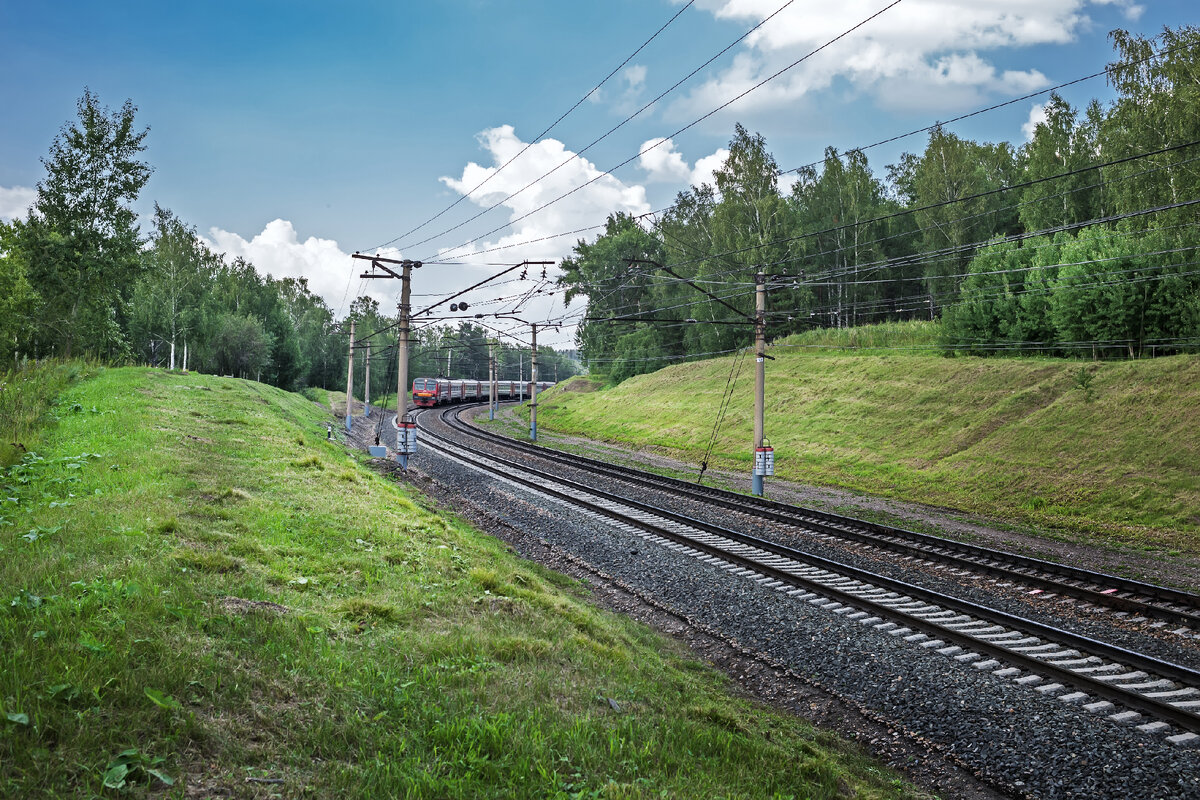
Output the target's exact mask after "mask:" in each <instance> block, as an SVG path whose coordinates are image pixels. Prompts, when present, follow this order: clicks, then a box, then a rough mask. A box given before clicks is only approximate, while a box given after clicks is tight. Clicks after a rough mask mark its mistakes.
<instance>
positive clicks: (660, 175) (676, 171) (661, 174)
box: [638, 139, 692, 183]
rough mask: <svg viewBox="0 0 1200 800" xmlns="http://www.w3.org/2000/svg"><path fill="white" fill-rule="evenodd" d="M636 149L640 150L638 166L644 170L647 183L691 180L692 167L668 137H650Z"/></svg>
mask: <svg viewBox="0 0 1200 800" xmlns="http://www.w3.org/2000/svg"><path fill="white" fill-rule="evenodd" d="M638 149H639V150H640V151H642V154H641V155H640V156H638V166H639V167H641V168H642V169H643V170H645V171H646V180H647V181H648V182H649V183H683V182H684V181H687V182H689V183H690V182H691V178H692V168H691V167H689V166H688V165H687V162H686V161H684V160H683V154H682V153H680V152H679V151H678V150H676V149H675V143H674V142H672V141H671V140H670V139H650V140H649V141H646V142H642V146H641V147H640V148H638Z"/></svg>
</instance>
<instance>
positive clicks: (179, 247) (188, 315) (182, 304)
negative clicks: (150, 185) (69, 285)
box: [131, 203, 220, 369]
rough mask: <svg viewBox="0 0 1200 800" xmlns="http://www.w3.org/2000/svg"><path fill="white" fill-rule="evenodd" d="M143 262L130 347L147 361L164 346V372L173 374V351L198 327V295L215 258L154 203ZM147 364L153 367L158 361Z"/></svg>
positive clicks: (191, 231) (192, 230)
mask: <svg viewBox="0 0 1200 800" xmlns="http://www.w3.org/2000/svg"><path fill="white" fill-rule="evenodd" d="M144 258H145V262H146V266H145V270H144V272H143V274H142V277H141V279H140V280H139V281H138V283H137V286H136V287H135V289H134V293H133V311H132V314H131V317H132V319H131V333H132V336H133V339H134V345H135V346H137V347H139V348H140V349H141V350H142V351H143V353H144V354H145V355H148V356H152V355H154V354H157V352H158V350H159V347H158V345H159V344H160V343H162V342H165V343H166V345H167V348H168V350H169V352H168V354H167V364H168V367H169V368H170V369H175V365H176V363H178V362H177V359H176V351H177V347H180V346H182V345H183V344H184V343H185V342H186V339H187V337H188V335H189V334H191V333H192V332H193V330H194V328H195V326H196V324H197V320H198V314H199V306H200V297H201V293H202V291H203V289H204V288H205V287H206V286H207V285H208V284H209V283H211V280H212V273H213V270H214V269H215V268H216V266H217V265H218V263H219V262H220V258H219V257H218V256H216V255H214V254H213V253H212V252H211V251H209V249H208V248H207V247H206V246H205V245H204V243H203V242H201V241H200V239H199V237H198V236H197V235H196V230H195V228H192V227H190V226H188V225H186V224H184V222H183V221H182V220H180V219H179V218H178V217H176V216H175V215H174V214H172V213H171V212H170V211H169V210H167V209H165V208H163V207H162V206H160V205H158V204H157V203H156V204H155V205H154V229H153V231H152V232H151V234H150V247H149V249H148V250H146V251H144ZM149 360H151V361H153V362H155V363H157V362H158V361H159V360H160V359H159V358H156V357H152V358H150V359H149Z"/></svg>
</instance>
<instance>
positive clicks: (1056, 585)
mask: <svg viewBox="0 0 1200 800" xmlns="http://www.w3.org/2000/svg"><path fill="white" fill-rule="evenodd" d="M459 410H461V409H459ZM457 416H458V411H455V412H453V413H448V412H443V414H442V417H443V419H444V421H445V422H446V424H448V425H449V426H450V427H452V428H453V429H454V430H455V431H456V432H458V433H460V434H462V435H465V436H469V437H471V438H473V439H476V440H480V441H486V442H489V443H491V444H494V445H497V446H501V447H504V448H507V449H510V450H515V451H519V452H522V453H526V454H530V455H533V456H536V457H537V458H540V459H544V460H547V461H551V462H554V463H557V464H561V465H564V466H568V467H573V468H585V469H587V470H589V471H591V472H595V473H600V474H603V475H607V476H609V477H611V478H614V479H616V480H619V481H622V482H625V483H629V484H632V485H635V486H639V487H642V488H646V489H653V490H660V491H665V492H670V493H672V494H675V495H678V496H681V497H686V498H688V499H691V500H699V501H702V502H704V503H707V504H709V505H713V506H717V507H720V508H723V509H725V510H727V511H731V512H734V513H736V514H739V515H742V516H748V517H756V518H759V519H762V520H768V521H771V522H777V523H781V524H783V525H787V526H790V527H793V528H799V529H803V530H806V531H808V532H810V533H815V534H817V535H820V536H825V537H829V538H831V539H835V540H841V541H846V542H853V543H855V544H859V545H865V546H868V547H871V548H874V549H877V550H881V551H886V552H888V553H893V554H897V555H900V556H902V557H905V558H915V559H920V560H922V561H924V562H927V563H930V564H940V565H943V566H946V567H949V568H953V569H958V570H966V571H970V572H972V573H976V574H981V575H985V576H989V577H991V578H994V579H996V580H998V581H1006V582H1009V583H1010V584H1014V585H1020V586H1024V587H1026V588H1027V590H1028V591H1029V592H1030V593H1036V594H1038V595H1041V596H1042V597H1043V598H1051V597H1056V596H1057V597H1069V598H1073V599H1075V600H1076V601H1081V603H1080V604H1078V605H1076V606H1075V610H1077V611H1088V610H1093V609H1099V610H1110V611H1115V612H1118V613H1121V614H1122V619H1123V620H1124V621H1125V622H1127V623H1134V624H1136V623H1140V622H1152V621H1157V622H1161V623H1165V625H1159V626H1157V627H1166V626H1175V627H1173V628H1171V629H1170V633H1173V634H1176V635H1180V636H1185V637H1189V638H1195V637H1197V633H1196V631H1200V596H1198V595H1195V594H1191V593H1189V592H1185V591H1181V590H1178V589H1172V588H1170V587H1163V586H1156V585H1153V584H1148V583H1144V582H1141V581H1136V580H1132V579H1129V578H1122V577H1120V576H1115V575H1107V574H1104V573H1099V572H1092V571H1089V570H1084V569H1079V568H1077V567H1072V566H1069V565H1065V564H1056V563H1053V562H1050V561H1044V560H1041V559H1036V558H1031V557H1027V556H1019V555H1014V554H1012V553H1006V552H1003V551H1000V550H995V549H991V548H987V547H981V546H979V545H973V544H968V543H963V542H956V541H951V540H948V539H943V538H940V537H937V536H932V535H929V534H924V533H918V532H915V531H909V530H905V529H903V528H895V527H891V526H887V525H881V524H878V523H874V522H868V521H865V520H860V519H855V518H853V517H846V516H841V515H837V514H830V513H827V512H823V511H817V510H814V509H808V508H800V507H797V506H792V505H788V504H785V503H778V502H775V501H772V500H767V499H765V498H761V497H754V496H751V495H743V494H737V493H735V492H730V491H726V490H724V489H718V488H715V487H706V486H700V485H697V484H694V483H689V482H687V481H682V480H679V479H678V478H671V477H668V476H663V475H655V474H653V473H649V472H645V471H642V470H637V469H632V468H630V467H623V466H618V465H614V464H610V463H607V462H604V461H599V460H596V459H591V458H587V457H584V456H578V455H573V454H571V455H568V454H563V453H559V452H555V451H553V450H548V449H547V448H545V447H539V446H537V445H532V444H528V443H525V442H520V441H517V440H514V439H511V438H509V437H506V436H500V435H498V434H495V433H490V432H487V431H482V430H479V429H478V428H476V427H474V426H470V425H467V424H465V423H463V422H462V421H461V420H459V419H457Z"/></svg>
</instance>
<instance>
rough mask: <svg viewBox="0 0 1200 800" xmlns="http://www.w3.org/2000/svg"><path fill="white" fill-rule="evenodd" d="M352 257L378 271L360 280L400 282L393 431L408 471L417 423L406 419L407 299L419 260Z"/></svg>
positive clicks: (415, 446)
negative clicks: (360, 259)
mask: <svg viewBox="0 0 1200 800" xmlns="http://www.w3.org/2000/svg"><path fill="white" fill-rule="evenodd" d="M352 258H363V259H366V260H367V261H370V262H371V266H372V267H373V268H374V269H378V270H381V271H382V274H381V273H379V272H374V271H372V272H365V273H363V274H362V275H361V276H360V277H363V278H399V279H400V319H399V321H398V323H399V324H398V327H399V329H400V341H399V342H398V343H397V344H398V346H397V347H396V420H395V422H394V423H393V425H394V426H395V428H396V461H398V462H399V463H400V467H401V468H402V469H405V470H407V469H408V457H409V456H410V455H412V454H413V453H415V452H416V451H417V428H416V423H415V422H413V421H412V420H410V419H408V395H409V391H410V389H409V386H408V329H409V321H410V320H409V317H410V313H411V310H412V309H411V307H410V305H409V297H410V296H411V294H410V293H411V284H412V271H413V269H415V268H417V267H420V266H421V262H420V261H412V260H410V259H407V258H406V259H403V260H401V259H395V258H382V257H380V256H368V255H364V254H362V253H355V254H354V255H353V256H352ZM388 264H398V265H399V266H400V272H396V271H395V270H394V269H392V268H391V267H389V266H387V265H388Z"/></svg>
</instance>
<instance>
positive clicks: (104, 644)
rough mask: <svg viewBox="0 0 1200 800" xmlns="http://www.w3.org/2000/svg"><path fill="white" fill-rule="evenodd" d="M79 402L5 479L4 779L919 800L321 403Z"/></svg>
mask: <svg viewBox="0 0 1200 800" xmlns="http://www.w3.org/2000/svg"><path fill="white" fill-rule="evenodd" d="M75 404H78V405H79V406H80V407H82V408H83V409H86V410H87V411H86V413H75V414H67V415H64V416H62V417H61V419H60V420H59V421H58V423H57V425H55V426H54V427H52V428H47V429H44V431H43V435H42V438H41V440H40V441H38V442H37V443H36V452H37V454H36V456H34V455H31V456H28V457H26V458H25V459H24V460H23V461H22V462H21V463H19V464H18V465H16V466H14V467H13V468H11V469H10V470H8V471H7V472H5V473H4V475H3V479H2V480H0V484H2V485H0V489H2V490H3V491H0V516H2V518H3V519H2V521H0V764H2V765H3V769H0V796H3V797H22V798H57V797H96V796H121V795H124V796H135V797H143V796H155V797H185V796H189V797H190V796H209V795H217V796H264V797H266V796H272V795H278V796H287V797H295V796H302V795H303V796H312V797H329V796H340V797H362V798H379V797H531V798H532V797H538V798H541V797H563V798H567V797H600V798H642V797H645V798H649V797H655V798H657V797H676V798H692V797H797V798H799V797H805V798H826V797H828V798H832V797H839V798H843V797H854V798H883V797H912V796H916V793H915V792H914V791H913V790H912V789H911V788H910V787H906V786H905V785H904V784H902V783H901V782H900V781H899V780H898V779H897V777H896V776H895V775H894V774H892V773H890V772H888V771H886V770H884V769H882V768H879V767H878V766H876V765H874V764H872V763H871V762H870V761H869V760H867V759H865V758H864V757H863V756H861V755H860V754H857V753H856V751H855V750H854V749H853V748H852V747H850V746H847V745H845V744H844V743H842V742H840V741H839V740H836V739H835V738H833V737H831V736H829V735H827V734H821V733H817V732H815V731H814V730H812V729H811V728H809V727H808V726H806V725H805V724H804V723H802V722H800V721H797V720H796V719H794V718H792V717H789V716H785V715H781V714H778V713H774V712H771V711H769V710H766V709H764V708H761V707H759V706H757V705H755V704H753V703H750V702H747V701H745V700H743V699H738V698H736V697H734V696H731V694H730V692H729V690H730V686H729V684H728V682H727V680H726V679H724V678H723V677H722V676H720V675H719V674H717V673H715V672H713V671H712V670H711V669H709V668H707V667H704V666H702V665H700V664H698V663H696V662H695V661H693V660H691V659H690V658H689V657H687V655H686V654H685V653H684V652H683V651H682V649H681V648H680V647H679V646H678V645H676V644H674V643H672V642H671V641H670V640H664V639H662V638H661V637H659V636H657V635H655V634H653V633H652V632H651V631H649V630H648V629H646V628H645V627H643V626H640V625H637V624H634V623H632V622H630V621H628V620H626V619H624V618H622V617H619V616H615V615H612V614H608V613H605V612H602V611H600V610H597V609H596V608H594V607H592V606H591V605H589V604H588V602H587V596H586V592H585V591H584V590H583V588H582V587H580V586H579V585H577V584H576V583H575V582H573V581H572V580H570V579H567V578H565V577H563V576H561V575H558V574H555V573H552V572H549V571H547V570H544V569H542V568H539V567H538V566H536V565H533V564H530V563H527V562H523V561H521V560H519V559H517V558H516V557H514V556H513V555H511V554H510V553H509V552H508V551H507V549H506V548H505V547H504V546H503V544H502V543H501V542H499V541H497V540H494V539H492V538H489V537H486V536H483V535H481V534H479V533H478V532H476V531H474V530H472V529H471V528H469V527H467V526H466V525H465V524H463V523H461V522H459V521H458V520H456V519H454V518H452V517H449V516H446V515H444V514H441V513H437V512H434V511H432V510H430V509H429V508H427V507H426V506H425V505H424V501H423V500H422V499H421V498H420V497H419V496H416V495H413V494H410V492H409V490H408V489H406V488H405V487H403V486H402V485H398V484H396V483H394V482H392V481H390V480H388V479H386V478H384V477H381V476H379V475H377V474H374V473H372V472H370V471H369V470H367V469H366V468H365V467H364V466H363V465H362V464H361V463H360V462H359V461H358V460H357V459H356V458H355V457H350V456H348V455H347V454H346V453H345V452H344V451H343V450H341V449H340V448H339V447H338V446H337V445H336V444H335V443H331V442H327V441H326V440H325V422H326V420H327V418H326V417H325V416H323V415H322V414H321V413H320V411H319V409H318V408H317V407H316V406H314V405H313V403H312V402H311V401H310V400H308V399H305V398H303V397H301V396H299V395H292V394H287V393H284V392H281V391H277V390H274V389H271V388H269V387H264V386H262V385H259V384H254V383H251V382H248V381H242V380H235V379H221V378H214V377H207V376H200V375H188V376H181V375H178V374H175V375H172V374H169V373H165V372H161V371H153V370H146V369H134V368H130V369H110V370H106V371H104V372H103V373H102V374H100V375H99V376H98V377H96V378H94V379H91V380H88V381H85V382H82V383H79V384H76V385H74V386H73V387H72V388H70V389H68V390H67V392H66V394H65V395H64V396H62V397H61V398H60V400H59V402H58V405H57V408H59V409H62V408H64V407H67V408H69V407H73V406H74V405H75ZM93 408H94V409H95V412H93V411H92V410H91V409H93ZM31 441H32V440H31ZM30 449H34V448H33V447H32V446H31V448H30ZM610 700H612V701H613V702H611V703H610ZM614 706H615V707H614ZM248 779H259V780H260V781H281V783H265V782H253V781H249V782H248ZM106 784H107V787H106Z"/></svg>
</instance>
